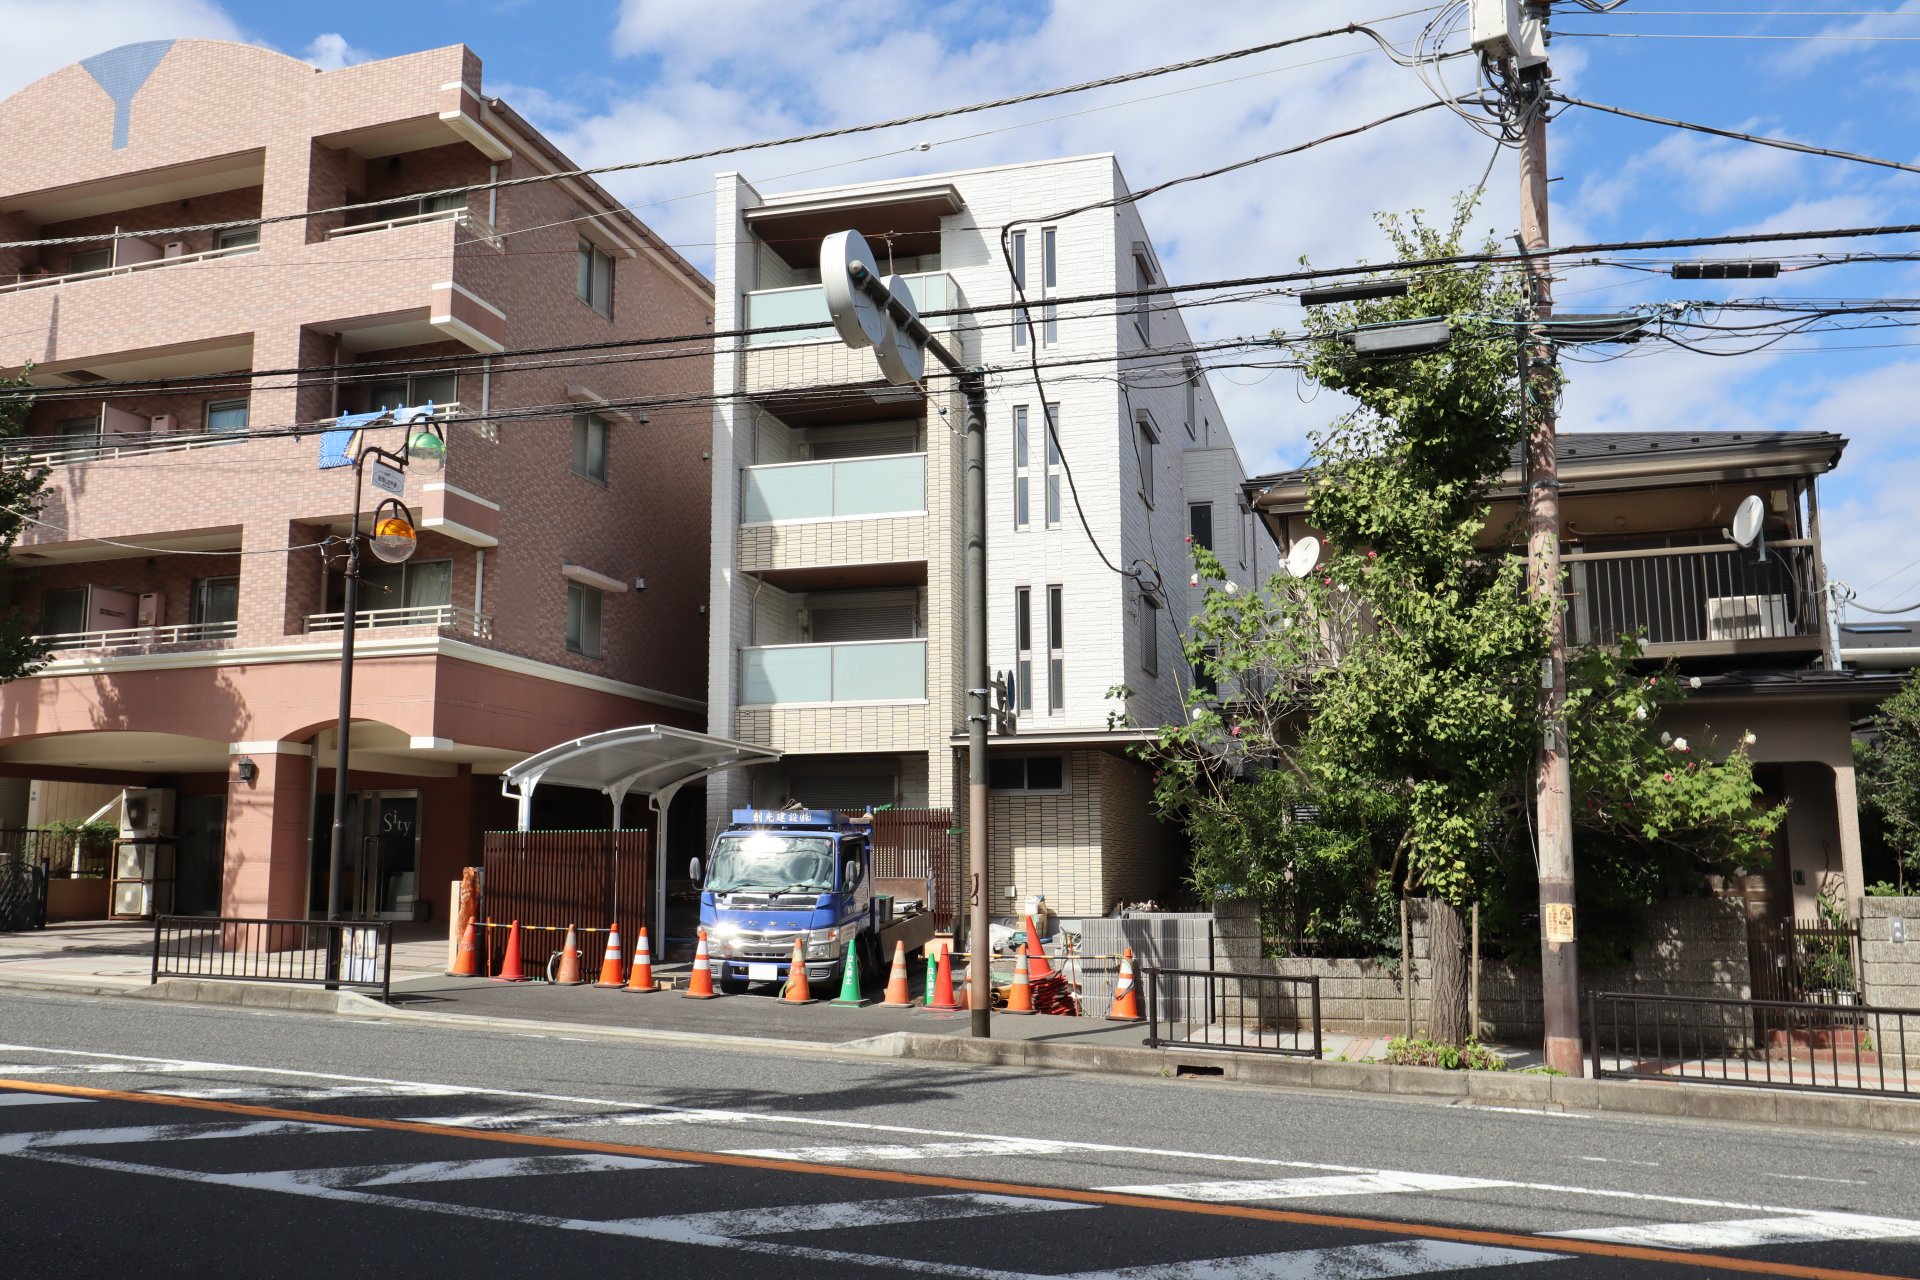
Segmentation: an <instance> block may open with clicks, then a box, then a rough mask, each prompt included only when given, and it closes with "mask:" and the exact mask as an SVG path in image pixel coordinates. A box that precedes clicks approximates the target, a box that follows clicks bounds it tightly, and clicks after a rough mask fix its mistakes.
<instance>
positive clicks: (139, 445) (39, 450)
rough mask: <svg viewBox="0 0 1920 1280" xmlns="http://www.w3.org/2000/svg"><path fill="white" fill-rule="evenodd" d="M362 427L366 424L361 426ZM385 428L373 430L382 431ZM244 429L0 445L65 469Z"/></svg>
mask: <svg viewBox="0 0 1920 1280" xmlns="http://www.w3.org/2000/svg"><path fill="white" fill-rule="evenodd" d="M463 412H464V409H463V407H462V406H461V404H460V402H459V401H457V400H450V401H448V402H447V403H446V404H436V405H434V406H433V414H432V420H433V421H435V422H440V421H444V420H445V419H447V418H451V417H457V416H459V415H460V414H461V413H463ZM334 422H335V419H332V418H322V419H321V420H320V421H319V422H316V423H314V424H313V428H312V429H313V431H314V432H316V433H321V432H325V431H327V430H328V429H329V428H330V427H332V425H333V424H334ZM362 425H363V427H364V426H365V424H362ZM386 425H387V424H379V425H376V426H374V427H373V428H372V429H373V430H383V429H384V428H385V426H386ZM252 438H253V437H252V436H250V435H249V434H248V433H247V431H246V430H245V429H242V430H239V431H181V432H171V431H162V432H154V433H148V432H144V431H143V432H133V433H112V432H108V433H95V434H89V435H80V436H21V437H18V438H16V439H13V440H9V441H6V442H5V443H4V444H0V453H4V455H5V456H6V458H7V459H8V460H9V461H12V462H16V463H20V464H22V465H25V466H31V467H65V466H71V465H72V464H74V463H76V462H111V461H113V460H114V459H116V458H128V457H140V458H148V457H152V456H153V455H155V454H160V453H181V452H184V451H186V450H190V449H213V448H218V447H220V446H221V445H229V444H244V443H245V442H246V441H248V440H250V439H252Z"/></svg>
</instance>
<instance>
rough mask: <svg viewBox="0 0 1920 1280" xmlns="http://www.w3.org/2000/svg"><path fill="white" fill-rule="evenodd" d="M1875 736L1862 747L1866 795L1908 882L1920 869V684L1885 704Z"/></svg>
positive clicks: (1903, 881) (1910, 683)
mask: <svg viewBox="0 0 1920 1280" xmlns="http://www.w3.org/2000/svg"><path fill="white" fill-rule="evenodd" d="M1873 727H1874V730H1875V733H1874V736H1873V737H1872V739H1870V740H1869V741H1868V742H1867V744H1866V747H1865V749H1864V750H1863V751H1861V752H1859V753H1858V754H1859V756H1860V757H1861V764H1862V766H1863V767H1862V769H1861V772H1860V781H1861V782H1862V783H1863V784H1864V785H1863V786H1862V787H1861V796H1862V798H1863V799H1864V800H1865V801H1866V803H1867V807H1868V808H1870V809H1872V810H1873V812H1874V813H1875V814H1877V815H1878V816H1879V818H1880V825H1881V827H1882V829H1883V830H1884V831H1885V833H1886V838H1887V843H1888V844H1890V845H1892V846H1893V852H1894V856H1895V857H1896V858H1897V859H1898V860H1899V866H1898V873H1899V879H1900V883H1901V885H1902V886H1903V887H1904V886H1905V884H1906V882H1907V881H1908V879H1910V878H1911V877H1913V876H1914V875H1916V874H1917V873H1920V683H1916V682H1914V681H1912V680H1909V681H1908V682H1907V683H1906V684H1905V685H1903V686H1902V687H1901V689H1900V692H1898V693H1896V694H1894V695H1893V696H1892V697H1891V698H1888V699H1887V700H1886V702H1884V703H1882V704H1881V707H1880V713H1879V714H1878V715H1876V716H1875V717H1874V719H1873Z"/></svg>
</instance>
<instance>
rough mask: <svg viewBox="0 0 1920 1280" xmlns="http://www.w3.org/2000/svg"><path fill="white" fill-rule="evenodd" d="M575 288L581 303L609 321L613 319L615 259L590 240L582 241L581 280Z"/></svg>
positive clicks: (576, 283) (579, 279)
mask: <svg viewBox="0 0 1920 1280" xmlns="http://www.w3.org/2000/svg"><path fill="white" fill-rule="evenodd" d="M575 287H576V289H577V291H578V292H579V294H580V301H582V302H584V303H586V304H587V305H588V306H590V307H592V308H593V309H594V310H595V311H598V312H599V313H600V314H601V315H603V316H606V317H607V318H608V319H612V318H613V257H612V255H611V254H608V253H604V252H602V251H601V250H600V249H599V248H598V247H596V246H595V245H594V244H593V242H592V241H590V240H582V241H580V260H579V278H578V280H577V281H576V282H575Z"/></svg>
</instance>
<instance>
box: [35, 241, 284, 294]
mask: <svg viewBox="0 0 1920 1280" xmlns="http://www.w3.org/2000/svg"><path fill="white" fill-rule="evenodd" d="M258 252H260V246H259V245H257V244H237V245H234V246H233V247H231V248H228V249H206V250H202V251H201V252H199V253H182V254H178V255H176V256H174V257H171V258H148V259H147V260H146V261H145V262H123V263H121V264H120V265H119V266H117V267H100V268H97V269H95V270H93V271H74V272H70V273H68V274H66V275H58V276H28V277H26V278H24V279H21V280H9V281H8V282H6V283H5V284H0V293H19V292H20V291H22V290H24V289H46V288H50V287H52V286H54V285H61V284H72V283H74V282H75V281H77V280H100V279H103V278H105V277H107V276H124V275H127V274H128V273H130V272H134V271H157V270H158V269H160V268H161V267H177V266H181V265H183V264H184V263H188V262H206V261H208V260H210V259H213V258H231V257H233V256H235V255H236V254H242V253H258Z"/></svg>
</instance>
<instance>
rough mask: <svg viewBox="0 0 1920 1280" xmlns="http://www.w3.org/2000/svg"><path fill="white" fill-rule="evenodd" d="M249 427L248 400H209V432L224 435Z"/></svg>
mask: <svg viewBox="0 0 1920 1280" xmlns="http://www.w3.org/2000/svg"><path fill="white" fill-rule="evenodd" d="M246 429H247V401H246V400H245V399H239V400H209V401H207V434H209V435H224V434H227V433H230V432H235V431H245V430H246Z"/></svg>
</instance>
